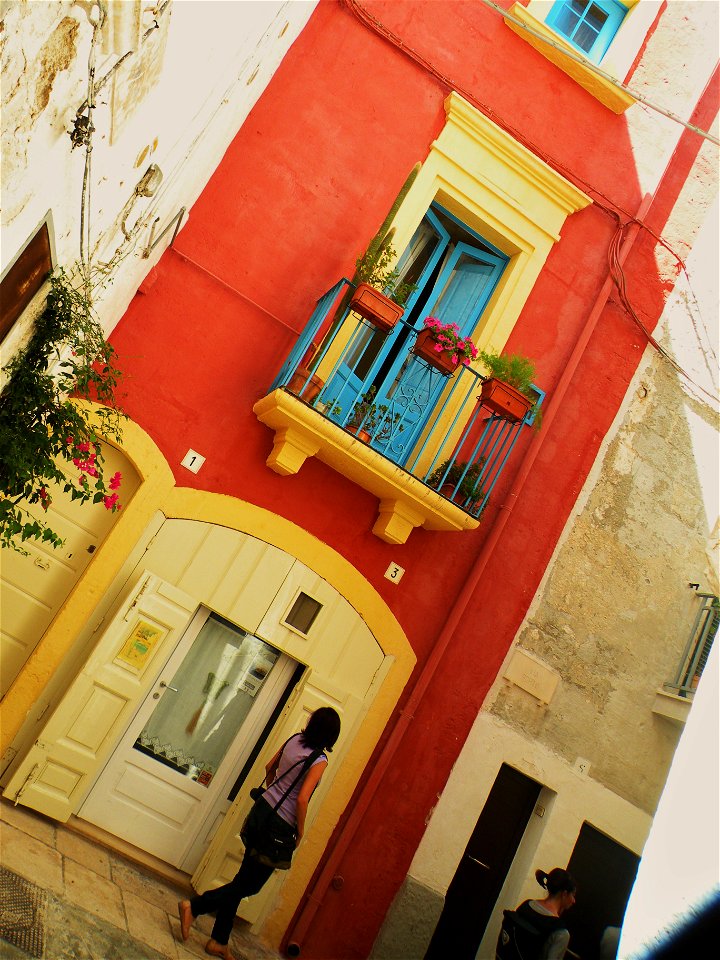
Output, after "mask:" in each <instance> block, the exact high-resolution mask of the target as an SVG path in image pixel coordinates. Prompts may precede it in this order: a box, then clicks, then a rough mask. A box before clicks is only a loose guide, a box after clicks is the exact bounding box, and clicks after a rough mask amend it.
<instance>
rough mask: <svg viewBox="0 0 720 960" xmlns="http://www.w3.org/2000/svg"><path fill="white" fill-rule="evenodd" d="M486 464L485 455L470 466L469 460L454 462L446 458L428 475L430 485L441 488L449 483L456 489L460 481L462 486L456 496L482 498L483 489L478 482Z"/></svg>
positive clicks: (473, 498) (466, 498) (462, 498)
mask: <svg viewBox="0 0 720 960" xmlns="http://www.w3.org/2000/svg"><path fill="white" fill-rule="evenodd" d="M484 465H485V458H484V457H481V458H480V459H479V460H477V461H476V462H475V463H471V464H470V466H468V462H467V460H455V461H452V462H451V461H450V460H445V461H444V462H443V463H441V464H440V466H439V467H438V468H437V469H436V470H434V471H433V472H432V473H431V474H430V476H429V477H428V479H427V483H428V486H430V487H434V488H435V489H436V490H440V489H441V487H444V486H445V485H446V484H449V485H451V486H452V488H453V491H454V490H455V487H457V486H458V483H459V484H460V486H459V487H458V489H457V493H455V496H457V497H459V498H460V499H461V500H469V499H471V498H472V500H473V501H477V500H480V499H481V498H482V496H483V491H482V489H481V488H480V487H479V486H477V483H478V480H479V479H480V474H481V473H482V470H483V467H484ZM463 473H465V476H463ZM461 478H462V479H461Z"/></svg>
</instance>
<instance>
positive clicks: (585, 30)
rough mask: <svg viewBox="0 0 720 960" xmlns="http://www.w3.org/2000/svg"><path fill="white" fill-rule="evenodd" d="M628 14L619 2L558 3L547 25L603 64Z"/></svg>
mask: <svg viewBox="0 0 720 960" xmlns="http://www.w3.org/2000/svg"><path fill="white" fill-rule="evenodd" d="M626 14H627V7H624V6H623V5H622V4H621V3H618V2H617V0H557V2H556V3H554V4H553V8H552V10H551V11H550V13H549V14H548V17H547V20H546V21H545V23H546V24H547V26H548V27H552V29H553V30H555V31H557V33H560V34H562V36H563V37H565V39H566V40H569V41H570V43H571V44H572V45H573V46H574V47H577V48H578V50H581V51H582V52H583V53H584V54H585V56H586V57H587V58H588V59H589V60H594V61H595V63H599V62H600V60H601V59H602V58H603V56H604V55H605V52H606V50H607V48H608V47H609V46H610V43H611V41H612V39H613V37H614V36H615V34H616V33H617V32H618V30H619V29H620V24H621V23H622V22H623V20H624V19H625V15H626Z"/></svg>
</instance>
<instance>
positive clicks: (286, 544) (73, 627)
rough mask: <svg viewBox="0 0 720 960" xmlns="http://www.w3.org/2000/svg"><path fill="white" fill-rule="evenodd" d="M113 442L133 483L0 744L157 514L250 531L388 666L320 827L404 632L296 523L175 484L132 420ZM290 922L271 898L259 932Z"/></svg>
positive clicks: (290, 898)
mask: <svg viewBox="0 0 720 960" xmlns="http://www.w3.org/2000/svg"><path fill="white" fill-rule="evenodd" d="M87 406H90V407H91V405H89V404H88V405H87ZM117 446H119V448H120V449H121V450H122V451H123V453H125V455H126V456H127V457H128V459H129V460H130V461H131V463H132V464H133V466H134V467H135V469H136V470H137V471H138V474H139V475H140V478H141V483H140V486H139V488H138V490H137V492H136V493H135V495H134V496H133V498H132V500H131V501H130V502H129V503H128V504H127V506H126V508H125V509H123V511H122V512H121V513H120V514H119V517H118V521H117V523H116V524H115V526H114V527H113V528H112V530H111V531H110V533H109V534H108V536H107V537H106V539H105V541H104V542H103V544H102V546H101V547H100V548H99V550H98V552H97V554H96V556H95V558H94V559H93V562H92V563H91V564H90V565H89V567H88V568H87V571H86V572H85V575H84V576H83V577H81V578H80V580H79V581H78V583H77V584H76V585H75V588H74V589H73V590H72V592H71V593H70V595H69V596H68V598H67V600H66V601H65V603H64V604H63V606H62V608H61V609H60V611H59V612H58V615H57V616H56V618H55V620H54V621H53V623H52V624H51V626H50V627H49V629H48V630H47V632H46V633H45V635H44V637H43V638H42V640H41V641H40V642H39V643H38V645H37V647H36V648H35V650H34V651H33V653H32V655H31V656H30V658H29V659H28V662H27V663H26V665H25V667H24V668H23V670H22V671H21V672H20V674H19V676H18V678H17V680H16V681H15V683H14V684H13V686H12V687H11V688H10V690H9V691H8V693H7V695H6V696H5V699H4V700H3V703H2V705H1V706H0V711H1V714H2V716H1V724H0V726H1V729H2V741H1V748H2V751H3V752H4V751H5V750H6V749H7V747H8V746H9V745H10V743H11V742H12V740H13V738H14V737H15V736H16V735H17V733H18V731H19V730H20V728H21V726H22V724H23V721H24V719H25V717H26V716H27V714H28V712H29V711H30V710H31V709H32V706H33V704H34V703H35V701H36V700H37V699H38V697H39V696H40V694H41V693H42V691H43V689H44V688H45V686H46V684H47V682H48V680H49V679H50V677H51V676H52V674H53V672H54V671H55V670H56V669H57V668H58V667H59V665H60V663H61V662H62V659H63V657H64V656H66V655H67V653H68V652H69V650H70V648H71V646H72V644H73V642H74V640H75V637H76V634H77V629H78V627H77V625H78V624H84V623H86V622H87V621H88V620H89V619H90V617H91V616H92V613H93V611H94V609H95V607H96V606H97V604H98V603H99V602H100V601H101V599H102V598H103V596H104V595H105V593H106V592H107V591H108V590H109V589H110V587H111V585H112V583H113V581H114V579H115V578H116V577H117V576H118V574H119V573H120V571H121V569H122V566H123V564H124V563H125V562H126V561H127V558H128V557H129V556H130V554H131V552H132V550H133V549H134V547H135V546H136V544H137V543H138V541H139V540H140V538H141V536H142V534H143V532H144V531H145V530H146V528H147V526H148V524H149V523H150V521H151V520H152V518H153V517H154V516H155V515H156V514H157V512H158V511H160V512H162V513H163V514H164V515H165V516H167V517H170V518H173V519H186V520H197V521H201V522H205V523H214V524H218V525H220V526H224V527H228V528H230V529H233V530H239V531H242V532H243V533H247V534H248V535H250V536H253V537H257V538H258V539H260V540H263V541H264V542H266V543H270V544H272V545H273V546H276V547H278V548H279V549H281V550H284V551H286V552H288V553H290V554H291V555H293V556H295V557H297V559H298V560H300V561H301V562H302V563H304V564H306V565H307V566H308V567H310V568H311V569H312V570H314V571H315V572H316V573H317V574H318V575H319V576H321V577H323V578H324V579H325V580H327V582H328V583H329V584H330V585H331V586H333V587H334V588H335V589H336V590H338V592H340V593H341V594H342V595H343V596H344V597H345V598H346V599H347V601H348V602H349V603H350V604H351V605H352V606H353V607H354V608H355V610H357V612H358V613H359V614H360V616H361V617H362V618H363V619H364V620H365V622H366V623H367V625H368V628H369V629H370V630H371V631H372V632H373V634H374V635H375V636H376V637H378V638H381V639H382V643H381V646H382V649H383V650H384V652H385V654H386V656H388V657H390V658H392V662H393V666H392V669H391V670H389V672H388V674H387V675H386V677H385V679H384V682H383V683H382V686H381V687H380V689H379V691H378V694H377V696H376V698H375V700H374V702H373V704H372V707H371V709H370V710H369V712H368V714H367V716H366V719H365V721H364V723H363V725H362V728H361V729H360V730H359V731H358V734H357V736H356V737H355V740H354V742H353V746H352V750H351V754H350V755H348V758H347V760H350V759H351V756H352V760H351V762H350V763H347V762H346V763H345V764H344V765H343V766H344V769H343V771H342V776H340V777H338V780H337V784H336V786H337V789H336V790H335V791H334V797H335V799H334V802H333V810H327V811H326V814H327V816H326V817H324V818H323V819H324V820H326V823H327V824H328V830H329V829H330V826H329V825H331V824H332V823H334V822H335V821H336V819H337V818H338V817H339V816H340V814H341V812H342V810H343V809H344V807H345V806H346V805H347V802H348V800H349V799H350V796H351V794H352V791H353V789H354V788H355V785H356V783H357V780H358V778H359V776H360V773H361V771H362V769H363V767H364V765H365V763H366V762H367V760H368V759H369V757H370V756H371V754H372V751H373V749H374V747H375V744H376V743H377V741H378V739H379V737H380V735H381V733H382V731H383V729H384V727H385V725H386V723H387V721H388V719H389V717H390V715H391V713H392V710H393V709H394V707H395V705H396V703H397V701H398V699H399V697H400V694H401V693H402V690H403V688H404V687H405V684H406V683H407V681H408V679H409V677H410V674H411V672H412V669H413V667H414V665H415V662H416V657H415V654H414V653H413V650H412V647H411V645H410V643H409V641H408V639H407V637H406V635H405V633H404V631H403V630H402V628H401V626H400V624H399V623H398V621H397V620H396V618H395V616H394V615H393V613H392V612H391V611H390V609H389V608H388V607H387V605H386V604H385V602H384V601H383V600H382V598H381V597H380V595H379V594H378V593H377V591H376V590H375V589H374V588H373V587H372V586H371V584H370V583H369V582H368V581H367V580H366V579H365V577H363V576H362V574H360V573H359V572H358V571H357V570H356V569H355V568H354V567H353V566H352V564H351V563H350V562H349V561H347V560H346V559H345V558H344V557H342V556H341V555H340V554H338V553H337V552H336V551H335V550H333V549H332V548H331V547H329V546H328V545H327V544H325V543H323V542H322V541H320V540H318V539H317V538H316V537H314V536H312V535H311V534H309V533H308V532H307V531H305V530H303V529H302V528H301V527H298V526H297V525H296V524H294V523H291V522H290V521H289V520H285V519H284V518H282V517H279V516H277V515H275V514H273V513H271V512H270V511H268V510H265V509H263V508H261V507H258V506H255V505H253V504H250V503H247V502H245V501H242V500H237V499H235V498H233V497H230V496H225V495H222V494H217V493H208V492H206V491H202V490H192V489H188V488H178V487H175V483H174V478H173V474H172V471H171V470H170V467H169V466H168V463H167V461H166V460H165V458H164V456H163V455H162V453H161V452H160V450H159V449H158V447H157V446H156V444H155V443H154V441H153V440H152V439H151V438H150V436H149V435H148V434H147V433H145V431H144V430H143V429H142V428H141V427H139V426H138V425H137V424H136V423H134V422H133V421H131V420H128V421H126V423H125V426H124V428H123V438H122V443H121V444H117ZM316 839H317V840H318V841H320V840H322V841H323V842H322V843H321V844H319V845H318V846H316V845H314V850H313V854H314V855H313V856H311V857H307V858H302V859H301V862H300V863H298V865H297V869H296V870H293V876H292V877H291V878H288V883H286V884H285V886H284V889H283V898H282V899H283V903H284V904H286V905H288V904H294V903H296V902H297V901H298V899H299V897H300V896H301V895H302V891H303V890H304V889H305V886H306V885H307V882H308V880H309V878H310V876H311V874H312V872H313V870H314V869H315V867H316V865H317V859H318V857H319V856H320V853H321V850H322V848H323V847H324V842H325V841H326V839H327V838H326V837H325V836H323V837H322V838H321V837H320V836H319V832H318V835H317V837H316ZM308 852H309V851H308ZM311 861H312V862H311ZM289 919H290V916H289V914H288V910H287V909H284V908H283V906H282V905H280V906H279V909H278V910H276V911H274V912H273V914H272V915H271V917H270V918H269V924H268V927H269V929H268V930H267V933H270V931H271V930H272V934H275V935H280V934H281V932H282V929H284V926H286V925H287V923H288V922H289ZM272 934H271V935H272Z"/></svg>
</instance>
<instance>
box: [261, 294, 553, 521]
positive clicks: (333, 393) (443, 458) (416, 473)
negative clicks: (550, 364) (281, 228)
mask: <svg viewBox="0 0 720 960" xmlns="http://www.w3.org/2000/svg"><path fill="white" fill-rule="evenodd" d="M354 289H355V285H354V284H353V283H352V282H351V281H349V280H347V279H346V278H343V279H342V280H340V281H338V283H336V284H335V286H333V287H332V288H331V289H330V290H328V292H327V293H326V294H325V295H324V296H322V297H321V298H320V299H319V300H318V302H317V305H316V307H315V310H314V311H313V314H312V316H311V317H310V319H309V321H308V323H307V325H306V327H305V329H304V330H303V332H302V334H301V335H300V337H299V338H298V341H297V343H296V345H295V347H294V348H293V350H292V351H291V353H290V355H289V357H288V359H287V361H286V362H285V364H284V365H283V367H282V369H281V370H280V373H279V374H278V376H277V377H276V379H275V381H274V382H273V384H272V387H271V390H275V389H278V388H283V389H285V390H288V391H289V392H290V393H293V394H295V395H296V396H297V397H299V398H300V399H301V400H303V401H304V402H305V403H307V404H308V405H309V406H311V407H312V408H313V409H315V410H316V411H317V412H318V413H321V414H322V415H323V416H324V417H326V418H327V419H329V420H330V421H332V422H333V423H335V424H336V425H337V426H338V428H341V429H343V430H347V431H349V432H351V433H354V434H355V435H356V436H359V437H360V438H361V439H364V440H365V442H367V443H368V444H369V445H370V446H371V447H372V448H373V449H375V450H376V451H378V452H379V453H381V454H382V455H383V456H384V457H386V458H387V459H388V460H390V461H391V462H392V463H393V464H396V465H397V466H398V467H401V468H402V469H404V470H405V471H407V472H408V473H409V474H411V475H412V476H413V477H415V478H417V479H419V480H420V481H422V482H423V483H424V484H425V485H427V486H428V487H430V488H431V489H433V490H436V491H438V492H440V493H441V494H442V495H443V496H445V497H446V498H447V499H448V500H451V501H453V502H454V503H455V504H456V505H457V506H460V507H461V508H462V509H463V510H465V511H466V512H468V513H470V514H471V516H473V517H479V516H480V514H481V513H482V511H483V509H484V508H485V506H486V504H487V502H488V499H489V497H490V495H491V493H492V491H493V488H494V487H495V484H496V483H497V481H498V479H499V477H500V475H501V473H502V470H503V468H504V467H505V464H506V463H507V461H508V457H509V456H510V454H511V452H512V450H513V447H514V446H515V444H516V443H517V440H518V437H519V435H520V433H521V431H522V430H523V429H524V427H526V426H527V425H529V424H531V423H532V422H533V417H534V416H535V415H536V414H537V410H538V409H539V407H540V405H541V404H542V401H543V399H544V396H545V394H544V392H543V391H542V390H540V389H539V388H535V387H533V390H534V391H535V392H536V394H537V400H536V403H535V406H534V407H533V408H532V409H531V411H529V412H528V414H527V415H526V416H525V417H524V418H523V419H521V420H511V419H507V418H505V417H503V416H501V415H499V414H497V413H495V412H493V411H491V410H489V409H488V408H487V407H486V406H485V405H484V404H483V403H482V402H481V401H480V397H479V394H480V391H481V389H482V384H483V379H484V378H483V377H481V376H480V374H478V373H477V372H476V371H475V370H473V369H472V368H470V367H466V366H460V367H458V369H457V370H456V372H454V373H452V374H450V375H448V374H446V373H443V372H441V371H439V370H437V369H435V367H434V366H432V365H431V364H429V363H428V362H426V361H425V360H424V359H422V358H421V357H419V356H417V355H416V354H415V353H414V352H413V348H414V346H415V343H416V340H417V337H418V334H419V333H420V330H418V329H417V328H415V327H413V326H412V325H410V324H409V323H407V322H406V321H405V320H404V319H401V320H399V321H398V326H397V328H396V330H395V331H394V333H393V335H387V334H385V333H383V332H380V331H378V330H376V328H375V327H373V326H372V325H371V324H370V323H369V322H368V321H367V320H364V319H363V318H361V317H359V316H358V315H357V314H355V313H353V312H352V311H351V308H350V297H351V294H352V291H353V290H354ZM469 411H471V412H469ZM362 431H364V433H362ZM451 441H454V442H452V443H451Z"/></svg>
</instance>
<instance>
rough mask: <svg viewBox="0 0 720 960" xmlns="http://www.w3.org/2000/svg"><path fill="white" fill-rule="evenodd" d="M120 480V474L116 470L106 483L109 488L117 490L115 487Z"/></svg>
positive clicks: (118, 484)
mask: <svg viewBox="0 0 720 960" xmlns="http://www.w3.org/2000/svg"><path fill="white" fill-rule="evenodd" d="M121 480H122V474H121V473H120V471H119V470H118V472H117V473H115V474H113V476H112V477H111V478H110V483H109V484H108V486H109V487H110V489H111V490H117V488H118V487H119V486H120V481H121Z"/></svg>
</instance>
